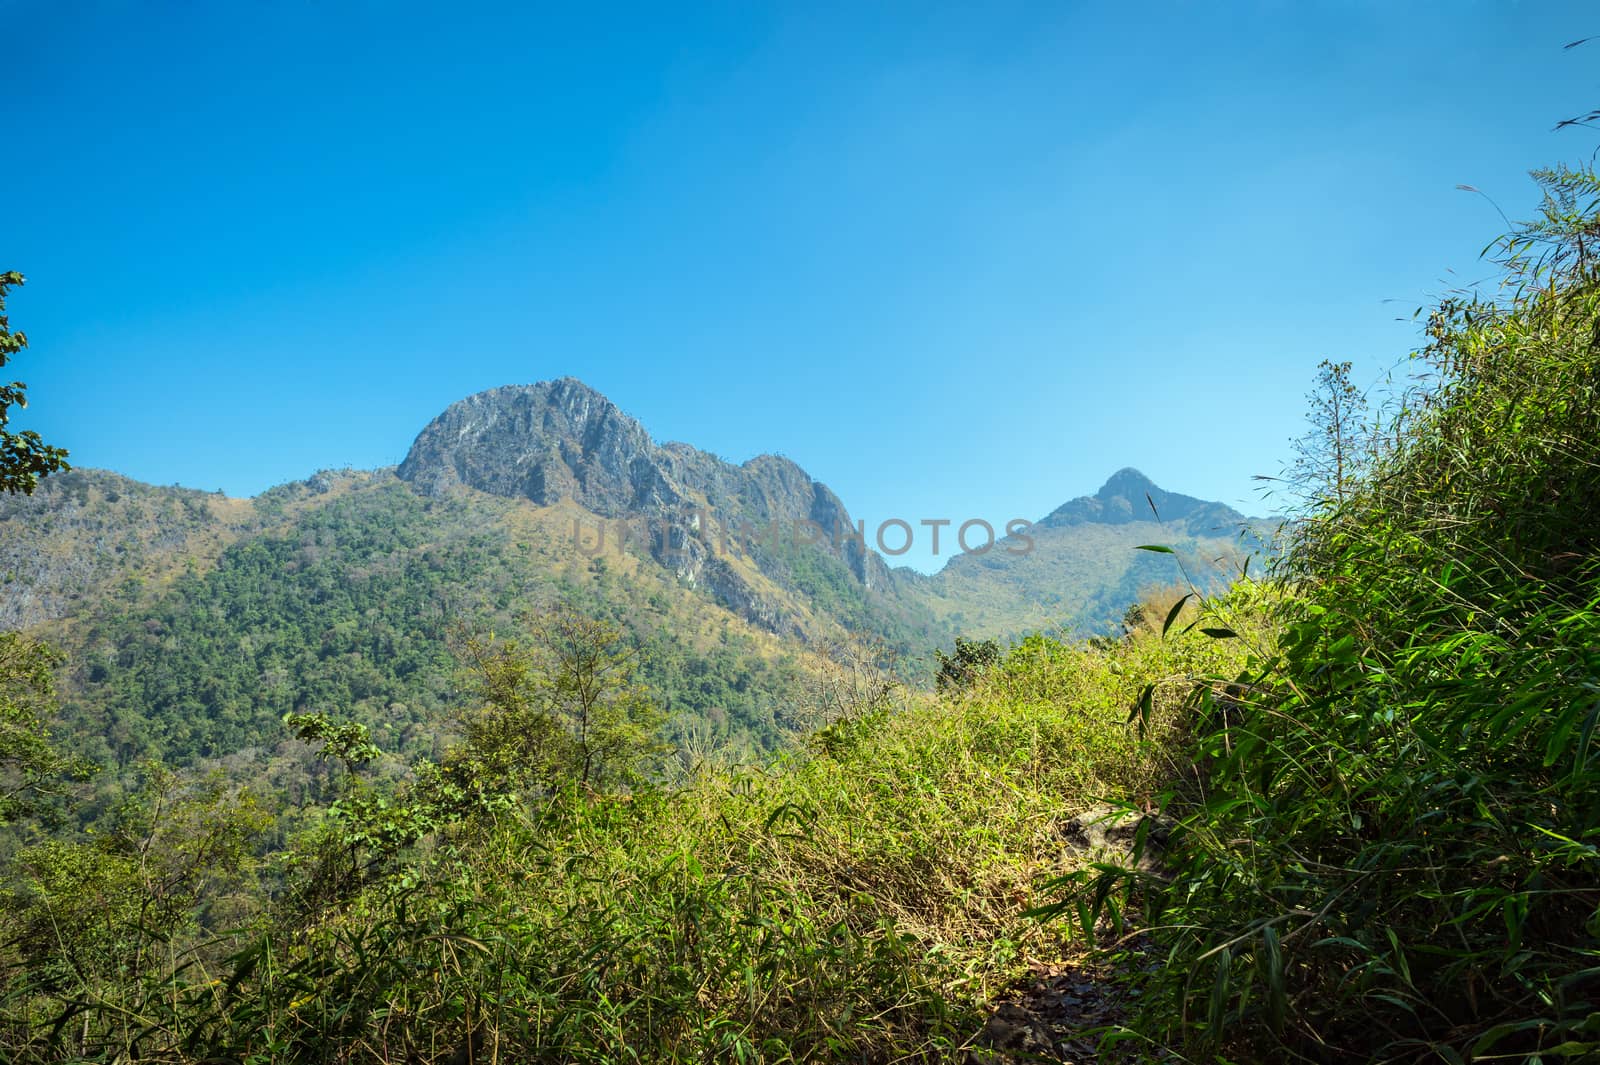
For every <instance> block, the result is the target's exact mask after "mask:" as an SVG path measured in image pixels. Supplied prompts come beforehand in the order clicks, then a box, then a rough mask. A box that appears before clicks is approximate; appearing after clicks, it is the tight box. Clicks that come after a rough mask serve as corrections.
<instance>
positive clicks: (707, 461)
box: [397, 377, 892, 633]
mask: <svg viewBox="0 0 1600 1065" xmlns="http://www.w3.org/2000/svg"><path fill="white" fill-rule="evenodd" d="M397 472H398V474H399V476H400V477H401V478H402V479H403V480H406V481H409V482H411V483H412V484H413V485H415V486H416V487H417V488H418V489H420V490H421V491H424V492H428V493H432V494H443V493H447V492H449V491H450V490H452V489H454V488H456V487H458V486H463V485H464V486H467V487H470V488H474V489H477V490H479V491H482V492H488V493H490V494H492V495H498V496H506V497H513V498H517V497H520V498H526V499H529V500H532V501H533V502H535V503H538V504H540V505H552V504H555V503H560V502H563V501H571V502H574V503H577V504H578V505H580V506H582V507H584V508H586V509H588V510H590V511H592V512H594V513H595V514H598V515H600V516H601V517H604V518H608V519H614V520H632V519H638V518H643V519H644V521H645V524H646V526H647V527H648V528H649V530H650V532H649V535H648V537H647V538H646V541H647V542H648V544H649V549H650V553H651V555H652V557H654V558H655V559H656V561H658V562H660V563H662V564H663V565H666V566H668V567H669V568H670V569H672V570H673V571H674V572H675V573H676V574H677V575H678V577H679V578H680V579H681V580H684V581H685V582H687V583H690V584H694V585H697V586H701V587H704V588H706V589H707V591H708V592H709V593H710V594H711V595H712V596H713V597H714V598H715V599H717V600H718V601H719V602H721V603H722V604H723V605H724V606H727V607H729V608H730V609H732V610H735V611H736V612H738V613H740V614H742V615H743V616H744V617H746V618H747V619H749V620H750V621H752V622H754V623H756V624H758V625H761V626H762V627H763V628H766V629H769V630H770V631H773V632H777V633H785V632H793V631H795V630H796V625H795V623H794V621H793V619H790V618H787V617H785V616H784V615H783V612H782V611H781V610H780V609H779V608H778V605H777V604H776V603H774V602H772V601H771V599H770V598H769V597H764V596H762V595H760V594H758V593H757V592H756V591H755V590H754V589H753V588H751V587H750V586H749V582H747V581H746V580H745V579H744V578H743V577H742V576H740V574H739V573H738V571H737V570H736V568H735V567H733V566H731V565H728V564H727V563H726V560H725V559H721V558H719V557H718V556H719V554H723V553H727V554H731V555H732V556H733V557H737V558H752V557H753V552H752V550H751V547H750V542H751V541H755V540H764V541H765V542H767V543H769V544H771V543H777V542H779V541H784V542H786V544H787V546H789V547H791V548H793V547H795V545H799V547H798V548H797V549H802V550H803V549H805V546H806V545H808V544H809V545H813V546H814V547H815V549H816V550H819V551H821V552H822V553H823V554H825V555H828V556H831V557H833V558H836V559H838V560H839V561H840V562H842V563H844V565H845V566H846V567H847V568H848V570H849V572H850V573H851V575H852V576H853V577H854V578H855V580H857V581H858V582H860V583H861V584H862V586H863V587H864V588H865V589H874V588H884V587H886V586H888V585H889V584H890V582H891V580H892V578H891V577H890V574H889V570H888V568H887V567H886V566H885V565H884V564H883V561H882V560H881V559H880V558H879V557H878V556H877V555H876V554H874V553H873V552H871V551H870V550H868V549H867V548H866V545H865V543H864V542H863V541H862V539H861V538H860V537H858V536H856V535H855V533H856V531H857V530H856V527H855V526H853V525H852V523H851V521H850V515H849V513H848V512H847V511H846V510H845V507H844V504H843V503H842V502H841V501H840V500H839V497H838V496H836V495H835V494H834V493H833V492H832V491H831V490H830V489H829V488H828V487H827V486H826V485H824V484H822V483H820V482H818V481H815V480H813V479H812V478H811V476H810V475H809V474H808V473H806V471H805V470H803V469H801V468H800V467H799V466H798V465H796V464H795V463H794V462H792V461H790V460H789V459H786V458H783V457H781V456H777V455H760V456H757V457H756V458H753V459H751V460H750V461H748V462H746V463H744V464H743V465H739V466H735V465H733V464H732V463H729V462H725V461H723V460H722V459H719V458H717V457H716V456H715V455H711V454H708V453H706V452H704V451H700V450H698V449H696V448H693V447H690V446H689V445H687V444H681V443H669V444H662V445H658V444H656V443H655V442H654V441H653V440H651V438H650V435H649V433H647V432H646V431H645V429H644V427H643V426H641V425H640V424H639V423H638V422H637V421H635V420H634V419H633V418H631V417H629V416H628V415H627V414H624V413H623V412H622V411H621V410H620V409H618V407H617V406H616V404H614V403H612V402H611V401H610V400H609V399H607V398H606V397H605V396H603V395H601V394H600V393H598V392H596V391H595V390H594V389H592V388H590V387H589V386H587V385H585V384H584V383H583V382H581V381H578V380H576V379H574V378H571V377H564V378H561V379H560V380H557V381H545V382H541V383H539V384H534V385H517V386H507V387H504V388H496V389H491V390H489V391H487V392H480V393H478V394H477V395H474V396H469V397H467V398H466V399H464V400H461V401H460V402H458V403H453V404H451V405H450V406H449V407H448V408H447V409H446V410H445V411H444V413H442V414H440V415H439V417H437V418H435V419H434V420H433V421H432V422H431V423H429V425H428V426H427V427H426V428H425V429H423V430H422V432H421V433H420V434H419V435H418V436H417V438H416V441H415V442H414V443H413V444H412V445H411V450H410V452H409V453H408V454H407V455H406V459H405V461H404V462H403V463H401V465H400V468H399V470H398V471H397ZM763 568H764V570H765V571H766V572H767V573H768V575H769V576H772V577H773V578H774V579H775V580H777V581H778V582H779V583H783V582H784V580H785V574H784V573H783V572H782V570H781V567H777V566H775V565H772V564H768V565H766V566H764V567H763Z"/></svg>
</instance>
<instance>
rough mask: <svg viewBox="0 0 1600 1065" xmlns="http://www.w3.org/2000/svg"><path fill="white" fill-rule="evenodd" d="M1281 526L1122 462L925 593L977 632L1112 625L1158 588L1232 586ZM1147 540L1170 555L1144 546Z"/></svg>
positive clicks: (947, 618)
mask: <svg viewBox="0 0 1600 1065" xmlns="http://www.w3.org/2000/svg"><path fill="white" fill-rule="evenodd" d="M1276 525H1277V523H1276V522H1275V521H1273V520H1270V519H1259V518H1255V519H1253V518H1246V517H1245V516H1244V515H1243V514H1240V513H1239V512H1238V511H1236V510H1233V509H1232V508H1231V507H1228V506H1225V505H1223V504H1221V503H1212V502H1207V501H1205V500H1202V499H1196V498H1194V497H1192V496H1186V495H1180V494H1178V493H1176V492H1168V491H1165V490H1163V489H1162V488H1160V487H1158V486H1157V485H1156V484H1155V483H1154V482H1152V481H1151V480H1150V479H1149V478H1148V477H1146V476H1145V475H1144V474H1142V473H1140V472H1139V471H1138V470H1135V469H1122V470H1119V471H1117V472H1116V473H1114V474H1112V475H1111V477H1110V478H1109V479H1108V480H1107V481H1106V483H1105V484H1104V485H1102V486H1101V488H1100V490H1099V491H1098V492H1096V493H1095V494H1094V495H1092V496H1080V497H1079V498H1077V499H1074V500H1072V501H1070V502H1068V503H1064V504H1062V505H1061V506H1060V507H1058V508H1056V509H1055V510H1054V511H1052V512H1051V513H1050V514H1048V515H1047V516H1045V517H1044V518H1043V519H1041V520H1040V521H1038V522H1035V523H1034V524H1033V525H1032V526H1031V527H1029V528H1028V529H1027V530H1026V531H1025V532H1023V533H1020V534H1018V535H1016V536H1013V537H1007V538H1005V539H1002V540H1000V541H999V542H998V543H996V544H995V546H994V547H993V548H992V549H990V550H988V551H985V552H983V553H981V554H977V553H967V554H963V555H957V556H956V557H955V558H952V559H951V560H950V562H949V563H948V564H947V565H946V566H945V567H944V569H942V570H941V571H940V572H938V573H937V574H935V575H934V576H933V577H931V578H930V579H928V580H927V581H926V582H925V583H924V584H922V585H921V586H920V587H919V594H920V595H921V596H923V597H924V602H925V603H926V604H927V606H928V607H929V609H930V610H931V611H932V612H933V613H934V614H935V615H936V616H937V617H938V618H940V619H941V620H942V621H943V622H944V623H945V624H947V625H948V626H949V627H951V628H953V629H955V630H957V631H959V632H962V633H964V634H967V635H970V636H975V637H980V636H981V637H1001V638H1004V637H1011V636H1016V635H1019V634H1021V633H1026V632H1031V631H1050V632H1058V631H1059V632H1066V633H1069V634H1071V633H1084V632H1098V631H1106V630H1107V629H1109V628H1110V627H1111V626H1112V625H1113V624H1114V623H1115V622H1116V621H1117V620H1118V619H1120V618H1121V616H1122V614H1123V612H1124V611H1125V610H1126V609H1127V608H1128V606H1129V605H1130V604H1132V603H1134V602H1136V601H1137V600H1138V598H1139V594H1140V592H1141V591H1143V590H1145V589H1147V588H1149V587H1151V586H1152V585H1170V584H1181V583H1188V582H1190V581H1192V582H1193V583H1194V584H1196V585H1197V586H1199V587H1200V588H1201V589H1203V590H1207V591H1215V590H1217V589H1219V588H1221V587H1224V586H1226V585H1227V584H1228V583H1229V582H1230V581H1231V580H1233V579H1234V578H1235V577H1237V576H1238V575H1239V572H1240V570H1241V568H1242V567H1243V566H1244V563H1245V560H1246V559H1247V558H1250V557H1253V556H1260V555H1262V554H1264V553H1265V552H1266V551H1267V550H1268V541H1269V539H1270V537H1271V535H1272V532H1273V530H1274V529H1275V528H1276ZM1147 544H1156V545H1162V546H1166V547H1170V548H1172V550H1173V554H1163V553H1156V552H1149V551H1140V550H1139V547H1140V546H1141V545H1147Z"/></svg>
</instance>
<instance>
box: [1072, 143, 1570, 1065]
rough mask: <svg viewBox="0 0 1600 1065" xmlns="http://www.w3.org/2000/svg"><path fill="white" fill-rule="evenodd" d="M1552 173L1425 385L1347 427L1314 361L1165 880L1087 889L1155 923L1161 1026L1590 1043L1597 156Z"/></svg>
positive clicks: (1435, 355)
mask: <svg viewBox="0 0 1600 1065" xmlns="http://www.w3.org/2000/svg"><path fill="white" fill-rule="evenodd" d="M1536 176H1537V177H1538V179H1539V181H1540V183H1541V184H1542V186H1543V187H1544V189H1545V192H1546V199H1545V206H1544V212H1543V215H1542V217H1541V218H1540V219H1539V220H1538V221H1537V222H1535V223H1533V224H1531V225H1528V226H1525V227H1523V228H1522V229H1520V230H1518V231H1517V232H1515V233H1513V234H1511V235H1510V236H1508V237H1507V238H1505V239H1504V240H1503V241H1502V242H1501V243H1500V244H1499V246H1498V247H1499V250H1500V261H1501V262H1502V263H1503V264H1504V266H1505V268H1506V274H1507V283H1506V286H1505V288H1504V289H1503V290H1502V291H1503V293H1504V295H1503V296H1502V298H1499V299H1495V300H1488V299H1480V298H1472V297H1466V296H1458V297H1452V298H1450V299H1447V300H1446V301H1445V302H1444V303H1443V304H1442V305H1441V306H1440V307H1439V308H1438V309H1437V310H1435V311H1434V312H1433V314H1432V315H1431V317H1430V318H1429V320H1428V327H1427V335H1428V341H1429V342H1428V345H1427V347H1426V348H1425V349H1424V350H1423V351H1422V352H1420V353H1419V354H1418V356H1417V358H1418V359H1419V360H1420V362H1421V364H1422V367H1423V372H1424V373H1425V374H1426V375H1429V376H1428V379H1429V380H1430V386H1429V387H1428V388H1427V389H1426V390H1425V391H1418V392H1416V393H1414V394H1412V395H1410V396H1407V397H1406V398H1405V399H1404V400H1403V401H1402V402H1401V403H1400V404H1399V405H1398V406H1397V407H1396V408H1395V409H1393V410H1390V411H1387V412H1385V413H1384V414H1383V416H1382V417H1380V418H1378V419H1375V420H1372V421H1370V422H1367V421H1359V420H1357V419H1352V418H1350V417H1348V415H1349V414H1350V413H1351V404H1350V403H1349V400H1350V399H1351V398H1352V392H1351V391H1350V390H1349V389H1348V387H1347V386H1348V380H1347V370H1346V368H1343V367H1340V366H1338V365H1333V364H1327V365H1325V366H1324V376H1323V379H1322V380H1321V382H1320V383H1319V391H1318V393H1317V396H1318V397H1320V398H1321V399H1322V400H1323V403H1321V404H1320V405H1319V409H1320V410H1322V411H1323V412H1324V414H1325V415H1328V416H1326V417H1324V418H1323V419H1322V428H1323V430H1324V436H1323V443H1322V445H1321V450H1320V453H1317V452H1314V453H1313V456H1312V457H1313V461H1311V462H1310V463H1308V464H1307V465H1306V467H1304V468H1308V469H1311V470H1313V471H1314V472H1316V473H1317V474H1318V475H1319V476H1318V477H1317V479H1316V481H1315V482H1314V486H1315V487H1316V488H1318V489H1319V491H1317V492H1315V493H1314V497H1315V498H1316V500H1317V502H1316V504H1315V506H1314V508H1313V509H1312V510H1311V512H1310V513H1309V515H1308V517H1307V519H1306V520H1305V522H1304V523H1303V524H1301V525H1300V526H1299V529H1298V542H1297V543H1296V544H1295V545H1294V548H1293V551H1292V552H1291V554H1290V558H1289V565H1288V566H1287V567H1286V569H1285V572H1284V576H1285V578H1286V579H1287V581H1288V582H1289V585H1290V587H1291V588H1292V589H1293V592H1294V595H1293V597H1292V598H1290V599H1288V600H1286V601H1285V602H1284V603H1282V604H1281V605H1280V606H1279V607H1277V608H1276V613H1277V615H1278V617H1279V618H1280V620H1281V623H1282V625H1283V635H1282V638H1281V639H1280V640H1278V641H1276V642H1261V643H1250V644H1249V646H1250V647H1251V652H1252V653H1251V659H1250V662H1249V664H1248V666H1247V668H1245V669H1244V670H1242V671H1240V672H1239V673H1236V674H1219V675H1217V677H1216V678H1215V679H1213V680H1211V681H1208V682H1207V683H1206V684H1204V685H1203V686H1201V687H1199V688H1197V689H1196V690H1195V693H1194V694H1195V698H1194V705H1195V708H1196V719H1195V724H1196V728H1197V735H1196V738H1195V741H1194V747H1193V750H1194V756H1195V758H1196V761H1197V766H1198V770H1199V771H1198V776H1197V777H1196V778H1195V779H1194V780H1193V781H1190V782H1187V783H1180V784H1179V786H1176V787H1174V788H1172V789H1171V790H1169V791H1168V793H1167V796H1166V798H1167V799H1168V800H1169V802H1170V804H1171V808H1172V809H1173V810H1174V811H1176V812H1178V813H1180V815H1181V818H1182V820H1181V824H1180V826H1179V827H1178V829H1177V830H1175V831H1174V832H1173V834H1172V837H1171V841H1170V850H1169V858H1170V860H1171V862H1172V867H1171V872H1172V874H1173V878H1172V880H1171V881H1170V882H1162V881H1160V880H1157V879H1154V878H1151V877H1140V876H1128V875H1126V874H1123V873H1119V872H1115V871H1107V872H1105V873H1103V874H1090V875H1089V881H1090V884H1091V885H1092V887H1091V888H1089V889H1088V891H1087V893H1085V894H1082V895H1080V896H1079V897H1080V898H1081V899H1083V900H1085V901H1088V902H1092V901H1093V900H1095V899H1100V900H1106V899H1115V898H1120V899H1121V901H1122V902H1123V903H1124V904H1131V905H1142V906H1143V907H1144V910H1145V915H1146V919H1147V920H1148V921H1149V922H1150V923H1151V925H1152V926H1153V927H1154V928H1155V929H1156V932H1155V935H1156V939H1157V941H1158V942H1159V944H1160V945H1161V948H1162V949H1163V951H1164V959H1163V963H1162V964H1161V965H1159V966H1156V967H1154V968H1153V969H1151V970H1150V972H1149V973H1148V975H1147V977H1146V978H1145V980H1144V983H1145V984H1146V986H1145V987H1144V988H1143V999H1142V1001H1143V1003H1144V1009H1143V1011H1142V1013H1141V1016H1140V1018H1139V1020H1138V1023H1137V1024H1136V1025H1135V1026H1134V1030H1135V1031H1136V1032H1137V1033H1138V1035H1139V1036H1140V1037H1142V1038H1144V1039H1154V1040H1156V1041H1157V1043H1158V1044H1159V1043H1162V1042H1168V1043H1172V1044H1175V1045H1179V1046H1182V1047H1184V1048H1186V1049H1187V1050H1188V1051H1189V1052H1190V1053H1191V1054H1193V1055H1195V1056H1196V1057H1197V1058H1200V1059H1204V1060H1211V1059H1216V1060H1222V1059H1223V1058H1226V1059H1228V1060H1310V1061H1346V1060H1356V1059H1362V1060H1367V1059H1382V1060H1438V1061H1445V1062H1464V1061H1474V1060H1479V1061H1487V1060H1495V1061H1499V1060H1518V1061H1521V1060H1527V1061H1539V1060H1546V1061H1549V1060H1574V1059H1577V1058H1584V1059H1586V1060H1592V1059H1593V1058H1594V1057H1595V1056H1596V1055H1600V1012H1597V1009H1600V851H1597V850H1596V843H1597V839H1600V836H1597V834H1600V805H1597V804H1600V760H1597V758H1596V748H1595V726H1596V722H1597V720H1600V702H1597V700H1596V692H1597V691H1600V655H1597V648H1600V564H1597V560H1596V541H1595V535H1596V534H1595V529H1596V516H1597V514H1600V403H1597V391H1600V354H1597V352H1600V346H1597V339H1596V338H1597V337H1600V261H1597V259H1596V258H1595V251H1594V248H1593V234H1594V233H1595V231H1596V228H1597V226H1600V180H1597V178H1596V177H1595V175H1594V174H1593V173H1592V172H1590V171H1587V170H1582V171H1573V170H1568V169H1556V170H1551V171H1545V172H1541V173H1539V174H1538V175H1536ZM1334 414H1337V415H1339V417H1337V418H1335V417H1333V416H1332V415H1334ZM1224 635H1225V634H1224ZM1228 642H1237V641H1234V640H1231V639H1230V640H1229V641H1228ZM1114 885H1115V886H1117V887H1119V888H1120V891H1118V892H1112V893H1110V894H1108V893H1107V890H1108V889H1109V888H1111V887H1113V886H1114ZM1104 912H1105V911H1104V910H1103V909H1102V913H1103V914H1104ZM1219 1055H1220V1057H1219Z"/></svg>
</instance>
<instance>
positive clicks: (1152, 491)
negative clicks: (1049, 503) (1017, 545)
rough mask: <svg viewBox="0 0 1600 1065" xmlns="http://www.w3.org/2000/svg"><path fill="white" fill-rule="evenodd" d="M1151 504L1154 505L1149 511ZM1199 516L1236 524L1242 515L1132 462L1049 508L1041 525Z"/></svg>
mask: <svg viewBox="0 0 1600 1065" xmlns="http://www.w3.org/2000/svg"><path fill="white" fill-rule="evenodd" d="M1151 504H1154V505H1155V510H1154V511H1153V512H1152V510H1151ZM1158 516H1159V518H1160V520H1161V521H1163V522H1169V521H1188V520H1190V519H1201V520H1204V521H1207V522H1209V523H1212V524H1229V523H1232V524H1237V523H1239V522H1242V521H1243V520H1244V516H1243V515H1241V514H1239V513H1238V512H1236V511H1234V510H1233V509H1232V508H1230V507H1227V506H1225V505H1223V504H1221V503H1212V502H1208V501H1207V500H1204V499H1196V498H1195V497H1194V496H1186V495H1180V494H1179V493H1177V492H1168V491H1166V490H1165V489H1163V488H1161V487H1160V486H1159V485H1157V484H1156V483H1155V482H1154V481H1152V480H1151V479H1150V478H1148V477H1146V476H1145V475H1144V474H1143V473H1141V472H1140V471H1139V470H1136V469H1134V468H1133V467H1132V466H1125V467H1123V468H1122V469H1120V470H1118V471H1117V472H1116V473H1113V474H1112V475H1111V476H1110V477H1108V478H1107V479H1106V483H1105V484H1103V485H1101V486H1100V490H1099V491H1098V492H1096V493H1095V494H1094V495H1092V496H1079V497H1078V498H1077V499H1074V500H1072V501H1070V502H1068V503H1063V504H1062V505H1061V506H1059V507H1057V508H1056V509H1055V510H1054V511H1052V512H1051V513H1050V514H1049V516H1047V517H1046V518H1045V519H1044V520H1043V521H1041V522H1040V524H1041V525H1046V526H1051V527H1057V526H1062V525H1078V524H1081V523H1084V522H1098V523H1101V524H1105V525H1125V524H1127V523H1129V522H1135V521H1155V520H1157V517H1158Z"/></svg>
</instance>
